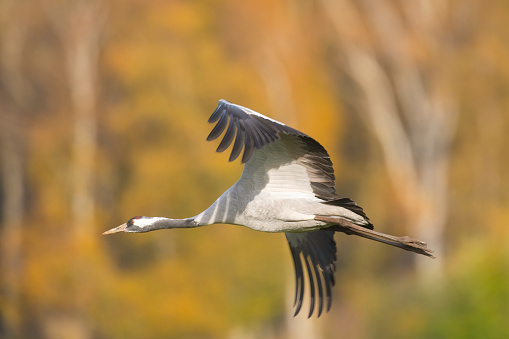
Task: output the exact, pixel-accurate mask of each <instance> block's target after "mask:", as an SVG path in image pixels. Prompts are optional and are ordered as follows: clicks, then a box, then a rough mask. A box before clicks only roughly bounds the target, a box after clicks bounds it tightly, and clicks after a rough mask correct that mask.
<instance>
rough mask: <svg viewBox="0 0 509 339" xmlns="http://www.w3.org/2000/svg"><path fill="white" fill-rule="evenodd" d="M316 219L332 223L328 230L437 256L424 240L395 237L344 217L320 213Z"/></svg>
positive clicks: (428, 255) (429, 255)
mask: <svg viewBox="0 0 509 339" xmlns="http://www.w3.org/2000/svg"><path fill="white" fill-rule="evenodd" d="M315 220H319V221H323V222H326V223H328V224H331V226H330V227H328V228H325V229H326V230H330V231H336V232H343V233H346V234H349V235H350V234H354V235H358V236H360V237H363V238H367V239H371V240H375V241H379V242H383V243H385V244H388V245H392V246H396V247H399V248H402V249H404V250H407V251H410V252H415V253H419V254H422V255H425V256H427V257H431V258H435V256H433V254H432V253H433V251H432V250H430V249H429V248H428V247H427V245H426V243H425V242H423V241H419V240H415V239H412V238H410V237H407V236H404V237H395V236H393V235H388V234H384V233H380V232H376V231H373V230H370V229H367V228H365V227H362V226H359V225H355V224H353V223H351V222H349V221H348V220H346V219H343V218H334V217H322V216H319V215H318V216H316V217H315Z"/></svg>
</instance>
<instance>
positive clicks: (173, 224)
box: [143, 218, 200, 232]
mask: <svg viewBox="0 0 509 339" xmlns="http://www.w3.org/2000/svg"><path fill="white" fill-rule="evenodd" d="M154 219H157V220H156V221H155V222H154V223H153V224H151V225H147V226H145V227H143V232H150V231H155V230H161V229H171V228H193V227H198V226H200V225H199V224H198V223H197V222H196V221H194V218H187V219H169V218H154Z"/></svg>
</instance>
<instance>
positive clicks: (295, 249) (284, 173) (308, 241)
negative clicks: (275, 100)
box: [207, 100, 338, 316]
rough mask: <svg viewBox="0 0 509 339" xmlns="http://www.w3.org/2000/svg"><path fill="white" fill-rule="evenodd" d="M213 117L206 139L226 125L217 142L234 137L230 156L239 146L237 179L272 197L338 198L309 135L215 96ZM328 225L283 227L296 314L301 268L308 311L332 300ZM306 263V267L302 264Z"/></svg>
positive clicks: (332, 249)
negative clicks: (298, 230) (296, 230)
mask: <svg viewBox="0 0 509 339" xmlns="http://www.w3.org/2000/svg"><path fill="white" fill-rule="evenodd" d="M209 122H211V123H217V124H216V126H215V127H214V129H213V130H212V132H211V133H210V134H209V136H208V137H207V140H214V139H217V138H218V137H219V136H220V135H221V134H222V133H223V132H224V131H225V130H226V132H225V133H224V136H223V138H222V140H221V142H220V143H219V146H218V148H217V151H218V152H223V151H225V150H226V149H228V147H229V146H230V145H231V144H232V143H233V147H232V151H231V154H230V159H229V160H230V161H233V160H235V159H237V158H238V157H239V156H240V154H241V152H242V150H244V153H243V155H242V163H244V164H245V165H244V172H243V173H242V177H241V179H240V180H239V182H246V185H247V187H249V188H250V189H251V190H253V191H262V190H263V191H264V192H270V195H271V197H273V198H286V197H290V198H295V197H297V196H302V194H303V195H305V196H308V197H311V198H312V197H318V198H320V199H322V200H324V201H328V202H330V203H334V202H335V201H338V200H337V199H338V197H337V195H336V193H335V192H336V191H335V188H334V185H335V182H334V181H335V177H334V170H333V168H332V162H331V160H330V157H329V154H328V153H327V151H326V150H325V149H324V148H323V147H322V145H320V144H319V143H318V142H317V141H316V140H314V139H313V138H311V137H309V136H308V135H306V134H304V133H302V132H300V131H298V130H296V129H293V128H291V127H288V126H286V125H285V124H283V123H281V122H278V121H276V120H273V119H270V118H268V117H265V116H263V115H261V114H259V113H257V112H254V111H252V110H250V109H248V108H246V107H243V106H239V105H235V104H232V103H230V102H228V101H226V100H220V101H219V105H218V106H217V108H216V110H215V111H214V113H213V114H212V116H211V117H210V119H209ZM333 234H334V232H332V231H313V232H306V233H286V238H287V239H288V243H289V245H290V250H291V253H292V257H293V261H294V265H295V275H296V294H295V306H296V311H295V314H297V313H299V311H300V309H301V307H302V301H303V299H304V290H305V282H304V281H305V279H304V275H305V273H304V272H305V271H306V272H307V275H308V278H309V279H308V282H309V286H310V292H311V293H310V295H311V305H310V312H309V316H311V314H312V313H313V311H314V309H315V304H316V305H317V309H318V316H320V314H321V313H322V311H323V310H324V308H325V305H324V303H326V309H327V310H329V308H330V305H331V302H332V299H331V298H332V292H331V290H332V286H334V271H335V260H336V244H335V242H334V239H333ZM304 266H305V268H304Z"/></svg>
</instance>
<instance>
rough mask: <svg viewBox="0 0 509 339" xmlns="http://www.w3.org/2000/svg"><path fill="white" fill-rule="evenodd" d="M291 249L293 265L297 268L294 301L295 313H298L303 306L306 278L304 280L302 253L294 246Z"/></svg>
mask: <svg viewBox="0 0 509 339" xmlns="http://www.w3.org/2000/svg"><path fill="white" fill-rule="evenodd" d="M290 249H291V253H292V258H293V265H294V268H295V300H294V302H293V306H294V307H296V311H295V314H294V316H295V315H297V314H298V313H299V311H300V308H301V306H302V299H303V295H304V293H303V292H301V291H304V280H303V272H302V263H301V261H300V255H299V253H298V252H297V251H295V250H294V249H293V248H290Z"/></svg>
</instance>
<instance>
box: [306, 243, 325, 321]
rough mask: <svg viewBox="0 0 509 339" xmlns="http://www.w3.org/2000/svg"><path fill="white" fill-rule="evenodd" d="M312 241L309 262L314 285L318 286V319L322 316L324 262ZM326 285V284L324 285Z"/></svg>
mask: <svg viewBox="0 0 509 339" xmlns="http://www.w3.org/2000/svg"><path fill="white" fill-rule="evenodd" d="M317 246H318V244H317V243H316V241H314V239H313V240H312V246H310V247H309V248H310V252H311V253H310V256H309V258H310V260H311V264H312V266H313V268H314V270H315V277H316V284H317V285H318V317H320V315H321V314H322V310H323V299H324V298H323V284H324V283H325V282H324V280H325V273H324V271H323V268H324V267H323V266H324V261H323V258H324V257H323V255H322V254H321V252H320V249H319V248H320V247H317ZM325 284H326V283H325Z"/></svg>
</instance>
